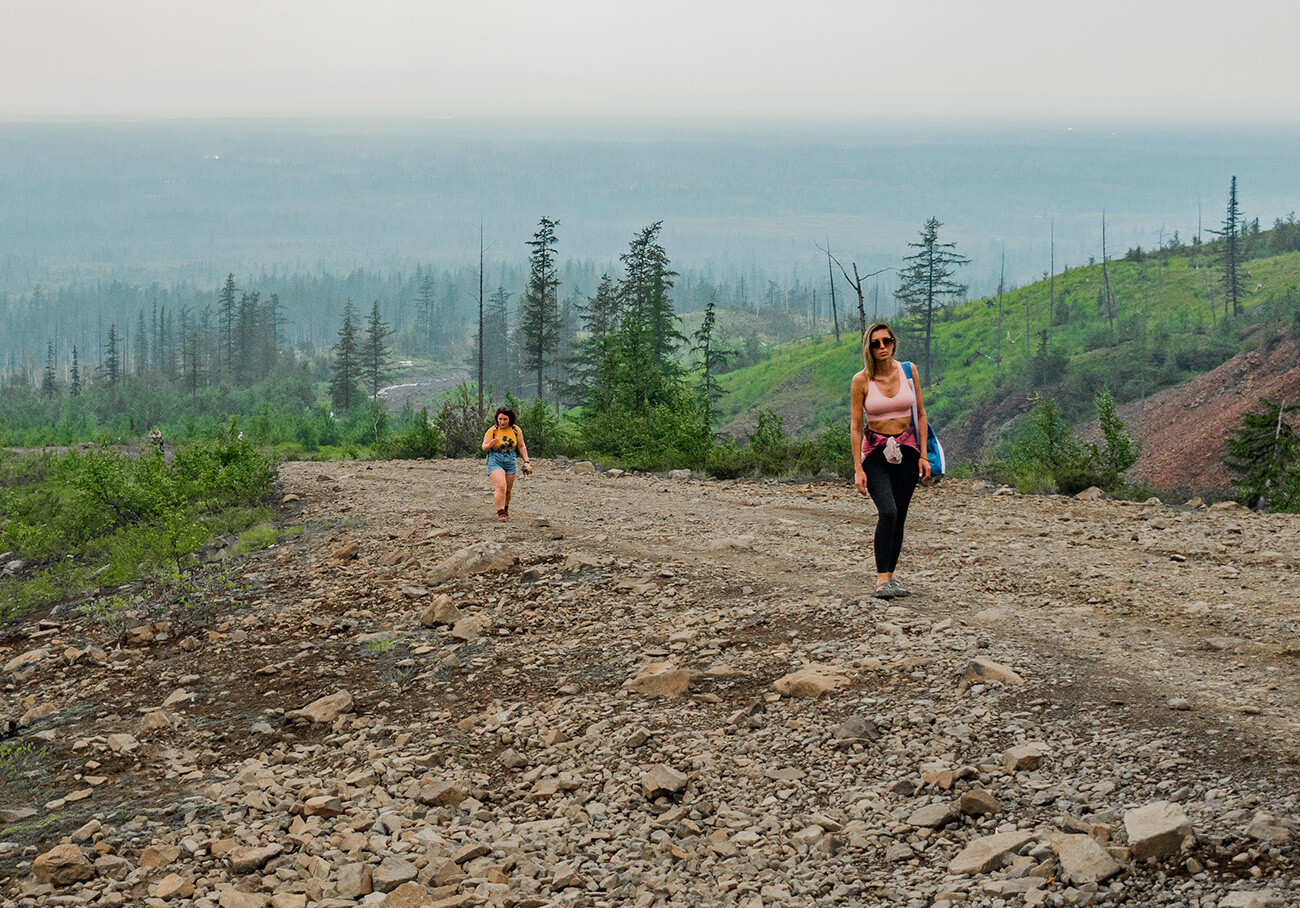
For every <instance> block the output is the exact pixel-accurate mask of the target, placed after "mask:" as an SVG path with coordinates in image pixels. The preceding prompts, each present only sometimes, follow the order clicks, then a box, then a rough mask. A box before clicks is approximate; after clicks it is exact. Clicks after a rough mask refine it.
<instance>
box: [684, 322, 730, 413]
mask: <svg viewBox="0 0 1300 908" xmlns="http://www.w3.org/2000/svg"><path fill="white" fill-rule="evenodd" d="M716 331H717V312H716V311H715V310H714V300H712V299H710V300H709V305H708V306H707V308H705V310H704V320H703V321H701V322H700V329H699V330H698V331H696V332H695V333H694V334H693V335H692V337H693V338H694V340H695V346H694V347H692V348H691V350H692V352H693V353H694V354H695V362H696V364H697V365H698V367H699V369H700V403H701V405H702V406H703V407H704V414H705V421H706V422H707V424H708V425H709V426H712V425H713V408H714V407H715V406H716V405H717V403H718V400H719V399H721V397H722V394H723V391H722V388H720V387H719V386H718V374H719V373H721V372H722V370H723V369H725V368H727V362H728V361H729V360H730V359H731V358H732V357H733V356H735V355H736V351H735V350H733V349H731V348H729V347H727V346H725V345H724V344H723V343H722V342H721V340H720V338H718V337H716V336H715V333H716Z"/></svg>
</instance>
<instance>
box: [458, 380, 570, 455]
mask: <svg viewBox="0 0 1300 908" xmlns="http://www.w3.org/2000/svg"><path fill="white" fill-rule="evenodd" d="M506 406H508V407H510V408H511V409H513V410H514V411H515V417H516V420H517V421H518V424H519V428H520V430H521V431H522V432H523V433H524V445H525V447H527V448H528V456H529V457H568V456H570V455H572V454H575V453H577V447H576V446H575V445H574V443H573V438H572V436H571V435H570V434H569V432H568V431H567V430H566V429H565V427H564V424H563V423H562V422H561V420H560V417H559V415H558V414H557V413H556V412H555V407H554V406H553V405H552V404H548V403H547V402H546V401H544V400H542V399H541V398H540V397H537V398H534V399H533V402H532V403H530V404H528V405H527V406H521V405H520V403H519V401H517V400H515V399H514V397H513V396H511V395H506ZM484 431H486V430H484ZM479 445H480V447H481V446H482V441H481V440H480V442H479Z"/></svg>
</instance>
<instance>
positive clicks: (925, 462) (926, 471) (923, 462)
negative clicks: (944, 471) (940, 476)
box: [916, 454, 930, 482]
mask: <svg viewBox="0 0 1300 908" xmlns="http://www.w3.org/2000/svg"><path fill="white" fill-rule="evenodd" d="M916 466H917V470H918V471H919V472H920V474H921V482H925V481H926V480H927V479H929V478H930V458H928V457H926V456H925V455H924V454H922V455H921V457H920V459H919V460H918V461H917V463H916Z"/></svg>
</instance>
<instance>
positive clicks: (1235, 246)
mask: <svg viewBox="0 0 1300 908" xmlns="http://www.w3.org/2000/svg"><path fill="white" fill-rule="evenodd" d="M1210 232H1211V233H1213V234H1214V235H1215V236H1220V237H1223V260H1222V261H1223V317H1224V318H1227V317H1228V314H1229V312H1231V313H1232V314H1233V315H1241V312H1242V305H1241V269H1240V267H1239V266H1240V264H1241V235H1242V224H1241V209H1240V208H1238V207H1237V178H1236V177H1235V176H1234V177H1233V178H1232V183H1231V185H1230V186H1229V188H1228V209H1227V212H1226V213H1225V215H1224V218H1223V229H1222V230H1211V231H1210Z"/></svg>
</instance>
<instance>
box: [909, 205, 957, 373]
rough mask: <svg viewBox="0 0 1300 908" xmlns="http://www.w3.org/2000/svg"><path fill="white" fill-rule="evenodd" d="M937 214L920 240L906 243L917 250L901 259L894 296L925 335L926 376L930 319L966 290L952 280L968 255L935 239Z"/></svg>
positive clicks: (930, 358) (937, 233) (937, 229)
mask: <svg viewBox="0 0 1300 908" xmlns="http://www.w3.org/2000/svg"><path fill="white" fill-rule="evenodd" d="M942 226H943V224H942V223H940V221H939V219H938V218H930V219H929V220H927V221H926V222H925V226H924V227H923V228H922V229H921V240H920V242H918V243H908V244H907V245H908V246H910V247H911V248H913V249H915V250H917V251H916V252H915V253H913V254H912V255H909V256H906V257H904V259H903V262H904V266H903V272H902V285H901V286H900V287H899V288H898V292H897V294H896V295H897V297H898V299H899V300H900V301H901V302H902V303H903V305H904V307H905V310H906V312H907V313H908V315H910V316H912V317H913V318H915V319H916V320H917V321H918V323H919V325H920V328H921V331H922V334H923V336H924V337H925V366H924V372H923V374H924V375H925V376H927V377H928V376H930V375H932V374H933V370H932V369H931V364H932V355H931V344H932V341H933V338H934V319H935V315H936V314H938V312H939V310H940V309H942V308H943V304H944V299H945V298H952V297H958V296H961V295H963V294H964V293H965V292H966V285H965V284H959V283H957V282H956V281H955V280H953V275H954V274H956V270H957V268H959V267H960V266H962V265H965V264H968V263H969V259H967V258H965V257H964V256H961V255H958V254H957V253H956V252H954V251H953V250H954V249H956V248H957V244H956V243H941V242H939V228H940V227H942Z"/></svg>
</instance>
